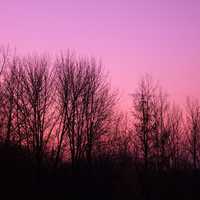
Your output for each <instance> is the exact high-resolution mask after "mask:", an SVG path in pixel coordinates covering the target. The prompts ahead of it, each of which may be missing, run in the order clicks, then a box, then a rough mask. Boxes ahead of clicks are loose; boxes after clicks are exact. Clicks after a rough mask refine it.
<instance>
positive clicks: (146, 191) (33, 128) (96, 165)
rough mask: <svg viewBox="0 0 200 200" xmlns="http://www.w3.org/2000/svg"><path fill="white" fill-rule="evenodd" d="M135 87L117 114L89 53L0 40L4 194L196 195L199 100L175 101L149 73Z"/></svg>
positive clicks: (199, 183) (105, 78)
mask: <svg viewBox="0 0 200 200" xmlns="http://www.w3.org/2000/svg"><path fill="white" fill-rule="evenodd" d="M169 78H170V77H169ZM133 88H136V89H135V90H133V92H132V94H131V95H129V96H128V95H127V98H130V100H131V101H132V106H131V108H130V110H129V111H128V113H124V112H122V111H121V110H120V109H119V95H118V92H117V90H114V89H113V88H112V86H111V83H110V82H109V75H107V73H105V70H104V67H103V66H102V64H101V63H100V62H98V61H97V60H96V59H95V58H86V57H77V56H75V55H74V54H72V53H70V52H68V53H61V54H60V55H58V56H57V57H56V58H53V59H52V58H50V57H49V56H47V55H31V56H18V55H16V54H11V53H10V51H9V50H7V49H5V48H4V49H3V48H2V49H1V52H0V177H1V178H0V186H1V190H2V192H1V193H2V196H3V195H5V199H7V198H9V197H11V196H13V195H14V196H15V198H21V199H22V198H26V199H30V198H35V199H40V198H41V199H48V198H53V199H133V200H134V199H138V200H140V199H141V200H143V199H144V200H147V199H149V200H151V199H152V200H156V199H176V200H177V199H181V200H184V199H199V198H200V190H199V188H200V170H199V168H200V104H199V102H198V100H196V99H194V98H189V97H188V98H186V100H185V102H186V103H185V105H176V104H175V103H173V102H171V101H170V98H169V96H168V94H167V93H166V92H165V91H164V90H163V89H162V87H161V86H160V84H159V83H157V82H156V81H154V80H153V78H152V77H151V76H150V75H144V76H143V77H141V80H140V82H139V83H138V85H137V86H133Z"/></svg>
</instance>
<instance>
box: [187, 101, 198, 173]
mask: <svg viewBox="0 0 200 200" xmlns="http://www.w3.org/2000/svg"><path fill="white" fill-rule="evenodd" d="M187 125H188V137H187V139H188V149H189V154H190V156H191V159H192V164H193V169H196V168H197V167H198V166H199V158H200V105H199V102H198V100H190V99H188V100H187Z"/></svg>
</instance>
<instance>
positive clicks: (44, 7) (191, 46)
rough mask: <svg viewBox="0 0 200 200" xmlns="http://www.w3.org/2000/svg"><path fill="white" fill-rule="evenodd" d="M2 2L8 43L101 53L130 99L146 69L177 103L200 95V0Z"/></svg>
mask: <svg viewBox="0 0 200 200" xmlns="http://www.w3.org/2000/svg"><path fill="white" fill-rule="evenodd" d="M0 8H1V12H0V25H1V28H0V44H3V45H7V44H9V45H10V46H11V47H16V48H17V51H18V52H35V51H39V52H50V53H54V52H59V51H60V50H67V49H68V48H70V49H72V50H75V51H76V52H77V53H78V54H80V55H89V56H94V57H96V58H100V59H101V60H102V62H103V64H104V65H105V67H106V69H107V70H108V71H109V73H110V78H111V81H112V85H113V86H114V87H115V88H119V90H120V94H121V102H122V104H123V105H129V104H130V98H129V97H128V95H129V94H130V93H132V92H133V91H134V89H135V88H136V86H137V85H136V84H137V82H138V80H139V79H140V78H141V76H142V75H143V74H144V73H150V74H151V75H152V76H153V78H154V79H155V80H159V82H160V83H161V85H162V86H163V88H165V89H166V90H167V92H168V93H169V94H170V96H171V99H173V100H176V101H177V102H181V103H183V102H185V97H186V96H187V95H189V96H196V97H199V96H200V56H199V54H200V1H199V0H121V1H118V0H99V1H96V0H79V1H78V0H32V1H31V0H29V1H28V0H6V1H0ZM125 107H127V106H125Z"/></svg>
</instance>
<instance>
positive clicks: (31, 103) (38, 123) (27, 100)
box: [16, 56, 55, 165]
mask: <svg viewBox="0 0 200 200" xmlns="http://www.w3.org/2000/svg"><path fill="white" fill-rule="evenodd" d="M49 67H50V66H49V62H48V59H47V58H46V57H37V56H36V57H28V58H25V59H23V60H21V69H20V73H19V76H18V82H20V85H19V86H18V93H17V95H16V97H17V98H16V102H17V110H18V111H19V112H18V113H17V114H18V118H19V117H20V118H21V121H22V120H23V124H21V126H20V127H21V130H22V129H23V130H24V132H25V133H24V135H25V141H26V145H27V147H28V148H29V149H30V150H31V151H33V153H34V154H35V156H36V160H37V162H38V165H40V164H41V162H42V160H43V156H44V153H45V151H46V150H47V147H48V145H49V141H50V137H51V135H52V131H53V127H54V125H55V123H54V112H55V111H54V109H53V103H52V102H53V77H52V74H51V72H50V69H49Z"/></svg>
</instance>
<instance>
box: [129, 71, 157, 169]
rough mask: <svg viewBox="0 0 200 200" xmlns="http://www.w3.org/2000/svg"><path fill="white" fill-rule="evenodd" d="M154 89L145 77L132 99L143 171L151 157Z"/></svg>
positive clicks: (147, 76) (150, 81)
mask: <svg viewBox="0 0 200 200" xmlns="http://www.w3.org/2000/svg"><path fill="white" fill-rule="evenodd" d="M155 90H156V87H155V85H154V84H153V82H152V79H151V77H150V76H149V75H146V76H145V77H144V78H143V79H142V80H141V81H140V83H139V86H138V89H137V90H136V92H135V93H134V94H133V95H132V97H133V116H134V121H135V123H134V125H135V136H136V139H137V143H138V145H139V148H140V152H141V156H142V159H143V161H144V167H145V169H148V167H149V162H150V157H151V155H152V130H153V129H152V127H153V122H154V118H153V114H154V98H155Z"/></svg>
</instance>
